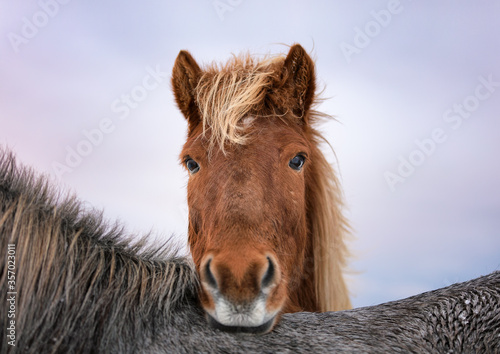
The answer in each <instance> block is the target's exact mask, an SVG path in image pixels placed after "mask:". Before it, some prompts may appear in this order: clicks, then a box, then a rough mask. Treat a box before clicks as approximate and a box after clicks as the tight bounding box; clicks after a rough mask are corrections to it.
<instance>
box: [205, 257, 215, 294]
mask: <svg viewBox="0 0 500 354" xmlns="http://www.w3.org/2000/svg"><path fill="white" fill-rule="evenodd" d="M211 262H212V260H211V259H210V260H209V261H208V262H207V264H206V265H205V280H206V282H207V283H208V285H210V286H211V287H212V288H217V280H215V276H214V274H213V273H212V271H211V270H210V263H211Z"/></svg>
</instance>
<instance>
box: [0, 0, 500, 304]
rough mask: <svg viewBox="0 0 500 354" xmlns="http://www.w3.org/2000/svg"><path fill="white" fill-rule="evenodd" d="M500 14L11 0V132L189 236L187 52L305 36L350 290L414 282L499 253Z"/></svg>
mask: <svg viewBox="0 0 500 354" xmlns="http://www.w3.org/2000/svg"><path fill="white" fill-rule="evenodd" d="M498 18H500V3H498V2H481V3H477V2H475V3H474V2H468V1H442V2H438V3H436V2H431V1H410V0H401V1H397V0H391V1H363V2H359V1H351V2H347V1H344V2H340V1H309V2H307V3H306V2H305V1H284V0H283V1H272V2H271V1H245V0H220V1H217V0H216V1H213V0H188V1H182V2H180V1H178V2H174V1H148V2H139V1H127V2H123V1H85V2H84V1H78V0H70V1H68V0H64V1H63V0H39V1H24V2H22V3H21V2H17V1H3V2H1V3H0V144H2V145H4V146H8V147H9V148H10V149H12V150H13V151H14V152H15V153H16V155H17V157H18V160H19V161H20V162H21V163H23V164H26V165H29V166H32V167H33V168H34V169H36V170H37V171H39V172H40V173H43V174H46V175H47V176H49V178H51V179H52V180H53V181H54V183H56V184H57V185H58V186H60V188H61V189H64V190H67V191H71V192H73V193H76V194H77V195H78V197H79V198H80V199H81V200H83V201H84V203H85V205H86V206H87V207H88V208H92V207H94V208H98V209H103V210H104V215H105V216H106V217H107V218H108V219H109V220H120V221H121V222H122V223H123V224H124V225H125V226H126V229H127V230H128V231H129V232H130V233H137V234H145V233H148V232H151V239H152V240H154V239H157V240H163V239H167V238H169V237H173V239H174V240H176V242H178V243H179V244H181V245H183V244H185V243H186V239H187V236H186V232H187V206H186V197H185V194H186V190H185V188H186V183H187V174H186V172H185V171H184V170H183V168H181V166H180V164H179V159H178V155H179V153H180V151H181V147H182V144H183V143H184V140H185V137H186V122H185V120H184V118H183V117H182V115H181V114H180V112H179V111H178V110H177V108H176V106H175V103H174V99H173V95H172V92H171V87H170V73H171V70H172V67H173V63H174V61H175V58H176V56H177V54H178V52H179V51H180V50H182V49H186V50H189V51H190V52H191V54H192V55H193V56H194V57H195V58H196V60H197V61H198V62H199V63H200V64H207V63H210V62H212V61H214V60H215V61H225V60H227V59H228V58H230V57H231V55H232V53H235V54H237V53H240V52H250V53H254V54H256V55H265V54H269V53H270V54H276V53H286V52H287V51H288V47H287V45H291V44H293V43H300V44H301V45H302V46H303V47H304V48H305V49H306V50H307V51H308V52H310V53H311V55H312V56H313V57H314V59H315V61H316V66H317V76H318V83H319V86H320V88H321V89H323V93H322V97H324V98H327V100H325V101H324V102H323V103H322V104H321V105H320V106H319V110H321V111H322V112H325V113H327V114H330V115H333V116H335V118H336V121H333V120H332V121H328V122H325V123H324V124H323V125H322V126H321V129H320V130H322V131H323V132H324V135H325V136H326V137H327V139H328V141H329V142H330V143H331V145H332V147H333V149H334V151H335V154H333V153H332V152H331V151H329V150H328V149H327V148H325V149H324V151H325V154H326V155H327V157H328V159H329V160H330V161H331V162H332V164H334V165H335V167H336V168H338V170H339V174H340V179H341V181H342V185H343V188H344V193H345V198H346V214H347V215H348V217H349V219H350V222H351V225H352V228H353V237H352V239H351V240H350V241H349V247H350V249H351V253H352V255H353V257H352V258H351V262H350V263H349V275H348V284H349V287H350V291H351V293H352V300H353V304H354V306H355V307H360V306H368V305H374V304H378V303H381V302H386V301H391V300H396V299H400V298H404V297H407V296H411V295H415V294H418V293H421V292H424V291H429V290H432V289H436V288H440V287H443V286H447V285H450V284H452V283H455V282H460V281H465V280H468V279H472V278H474V277H477V276H480V275H485V274H488V273H491V272H492V271H495V270H499V269H500V231H499V230H500V157H499V155H500V65H499V63H500V21H498ZM172 235H173V236H172ZM152 242H154V241H152Z"/></svg>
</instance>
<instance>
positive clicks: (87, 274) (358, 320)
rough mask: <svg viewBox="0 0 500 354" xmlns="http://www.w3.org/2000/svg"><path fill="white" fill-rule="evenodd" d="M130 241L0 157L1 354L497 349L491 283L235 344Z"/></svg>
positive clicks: (171, 263) (180, 259) (291, 324)
mask: <svg viewBox="0 0 500 354" xmlns="http://www.w3.org/2000/svg"><path fill="white" fill-rule="evenodd" d="M138 236H139V235H129V234H127V233H126V232H125V230H124V229H123V228H122V227H120V226H119V225H118V224H116V223H113V222H110V221H106V220H105V219H104V218H103V214H102V212H99V211H96V210H91V209H89V208H88V207H85V204H84V203H82V202H80V201H79V200H78V199H77V198H76V197H75V196H71V195H65V194H64V193H62V192H61V191H60V190H59V188H58V187H57V186H54V185H53V184H52V183H50V181H48V180H47V177H45V176H39V175H37V174H36V173H35V172H34V171H33V170H31V169H30V168H27V167H24V166H22V165H20V164H18V163H17V161H16V159H15V157H14V155H13V153H11V152H9V151H7V150H6V149H2V147H1V146H0V250H1V252H2V260H1V261H0V294H2V305H0V328H2V340H0V353H10V352H19V353H28V354H29V353H139V352H140V353H194V352H204V353H221V352H222V353H275V352H294V353H310V352H315V353H332V352H353V351H355V352H363V353H368V352H371V353H387V352H429V353H434V352H439V353H449V352H457V353H458V352H462V353H474V352H477V353H495V352H498V351H499V349H500V326H498V323H500V272H498V271H497V272H494V273H492V274H490V275H488V276H484V277H480V278H477V279H474V280H471V281H468V282H465V283H461V284H453V285H451V286H448V287H446V288H442V289H438V290H435V291H431V292H428V293H423V294H419V295H416V296H413V297H411V298H407V299H403V300H398V301H394V302H390V303H385V304H380V305H376V306H370V307H363V308H359V309H354V310H348V311H337V312H326V313H317V312H300V313H289V314H283V316H282V318H281V320H280V322H279V323H278V324H277V325H276V326H275V328H274V329H273V331H271V332H269V333H267V334H265V335H248V334H245V335H241V334H237V333H227V332H223V331H220V330H218V329H215V328H212V327H211V326H208V325H207V322H206V319H205V317H204V313H203V310H202V309H201V308H200V304H199V300H198V296H197V294H198V292H199V286H200V285H199V280H198V275H197V274H196V271H195V269H194V265H193V264H192V261H191V259H190V258H188V257H184V256H179V254H178V253H177V252H176V250H175V247H174V246H173V244H172V241H166V242H165V243H164V244H163V245H160V246H152V245H148V244H147V243H145V242H146V237H147V235H145V236H144V238H142V239H141V241H137V237H138ZM132 238H133V239H135V240H136V241H132Z"/></svg>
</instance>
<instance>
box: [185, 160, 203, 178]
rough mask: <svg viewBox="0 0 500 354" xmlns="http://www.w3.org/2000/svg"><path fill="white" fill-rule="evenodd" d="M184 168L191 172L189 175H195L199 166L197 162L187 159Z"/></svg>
mask: <svg viewBox="0 0 500 354" xmlns="http://www.w3.org/2000/svg"><path fill="white" fill-rule="evenodd" d="M185 163H186V167H187V169H188V170H189V172H191V174H193V173H196V172H198V171H199V170H200V165H198V162H196V161H195V160H193V159H187V160H186V162H185Z"/></svg>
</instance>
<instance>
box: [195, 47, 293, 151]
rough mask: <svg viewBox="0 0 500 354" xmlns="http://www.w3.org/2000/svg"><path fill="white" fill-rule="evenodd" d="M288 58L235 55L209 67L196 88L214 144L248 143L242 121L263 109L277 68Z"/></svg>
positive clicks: (212, 143) (198, 101)
mask: <svg viewBox="0 0 500 354" xmlns="http://www.w3.org/2000/svg"><path fill="white" fill-rule="evenodd" d="M283 61H284V57H280V56H275V57H265V58H264V59H263V60H260V61H256V60H255V59H254V58H253V57H251V56H250V55H249V54H246V55H240V56H233V57H232V59H231V60H229V61H228V62H227V63H226V64H225V65H221V64H217V63H212V64H211V65H210V66H209V67H207V68H205V70H204V72H203V75H202V76H201V78H200V81H199V83H198V85H197V87H196V92H195V96H196V100H197V103H198V107H199V109H200V111H201V112H200V113H201V116H202V117H203V131H204V132H207V131H208V130H210V132H211V135H210V147H211V148H212V147H213V146H214V145H219V147H220V148H221V149H222V150H224V144H225V143H226V142H229V143H234V144H244V143H245V141H246V139H245V136H244V135H243V134H242V127H241V124H240V122H241V121H242V119H243V118H245V117H247V116H248V115H249V114H251V113H255V112H257V111H259V110H260V109H261V108H262V105H263V102H264V99H265V97H266V95H267V92H268V89H269V88H271V86H272V84H273V82H274V80H276V73H277V70H276V67H277V66H279V65H280V64H282V63H283Z"/></svg>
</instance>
